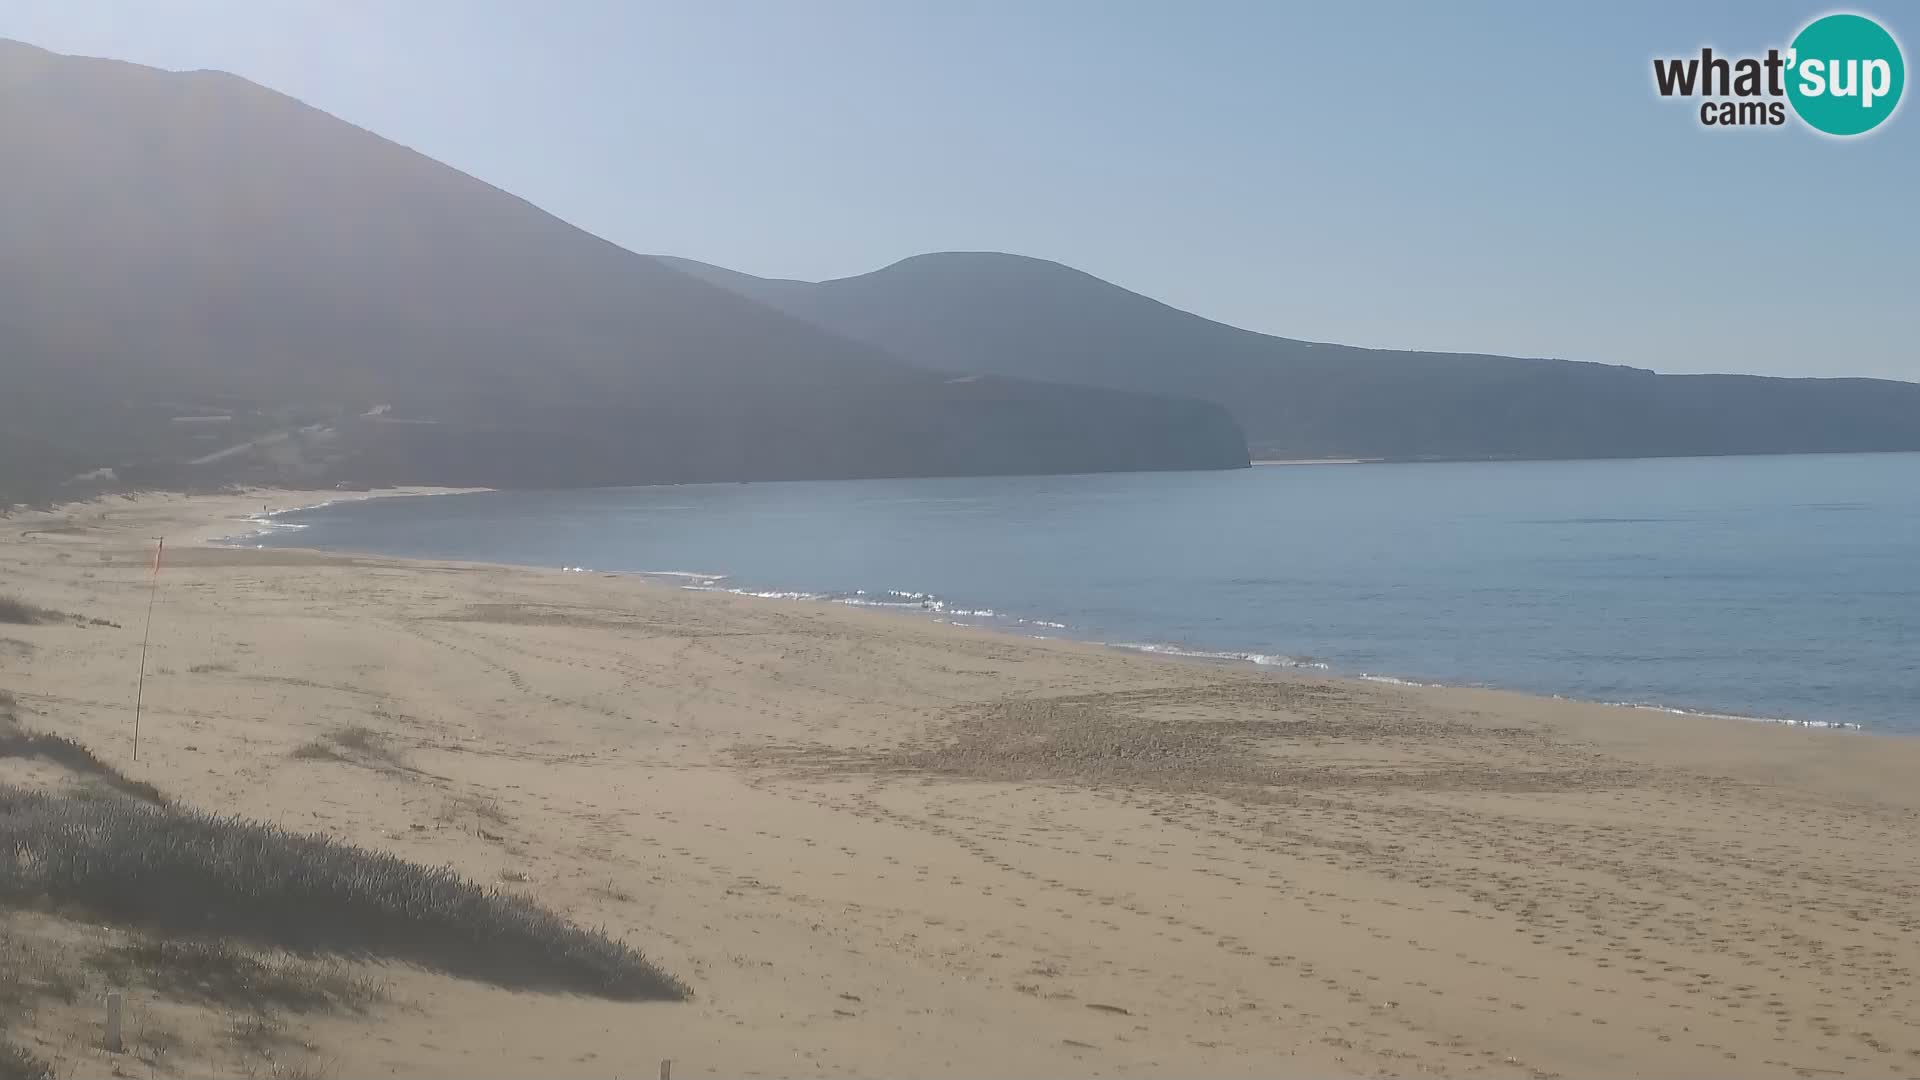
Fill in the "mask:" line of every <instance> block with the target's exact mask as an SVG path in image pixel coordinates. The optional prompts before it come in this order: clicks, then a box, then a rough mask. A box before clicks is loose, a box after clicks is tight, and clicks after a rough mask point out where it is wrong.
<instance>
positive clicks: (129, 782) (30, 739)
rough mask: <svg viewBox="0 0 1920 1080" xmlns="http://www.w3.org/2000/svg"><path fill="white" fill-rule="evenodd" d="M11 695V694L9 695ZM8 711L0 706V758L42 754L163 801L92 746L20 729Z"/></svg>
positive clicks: (133, 793) (122, 788)
mask: <svg viewBox="0 0 1920 1080" xmlns="http://www.w3.org/2000/svg"><path fill="white" fill-rule="evenodd" d="M9 696H11V695H9ZM11 720H12V714H11V712H10V711H8V710H5V709H0V758H7V757H38V758H45V759H47V760H48V761H51V762H53V763H54V764H56V765H60V766H63V767H65V768H67V769H70V770H72V771H73V772H75V773H79V774H81V775H83V776H91V777H93V778H95V779H97V780H99V781H100V782H101V783H102V784H105V785H106V786H107V787H109V788H112V789H113V790H115V791H117V792H119V793H121V794H122V795H129V796H132V797H133V798H136V799H140V800H143V801H145V802H150V803H154V804H155V805H162V804H165V803H166V801H167V799H166V796H164V795H162V794H160V789H159V788H157V787H154V786H153V785H152V784H149V783H147V782H146V781H144V780H135V779H133V778H132V777H130V776H128V775H126V774H125V773H123V772H121V771H120V770H119V769H116V768H114V767H113V766H112V765H109V764H107V763H106V762H104V761H101V760H100V759H99V758H98V757H96V756H94V753H93V751H92V750H89V749H87V748H86V747H85V746H84V745H82V744H80V743H77V742H75V741H73V740H72V739H69V738H67V737H66V736H64V735H48V734H46V733H45V732H38V731H22V730H20V729H18V728H16V727H13V726H12V724H11V723H10V722H9V721H11Z"/></svg>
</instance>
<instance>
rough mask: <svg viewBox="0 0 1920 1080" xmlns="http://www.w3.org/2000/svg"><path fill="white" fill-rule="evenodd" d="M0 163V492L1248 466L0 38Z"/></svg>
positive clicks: (368, 152) (1092, 406) (321, 136)
mask: <svg viewBox="0 0 1920 1080" xmlns="http://www.w3.org/2000/svg"><path fill="white" fill-rule="evenodd" d="M0 155H4V158H5V162H6V167H5V168H4V169H0V379H4V382H5V389H6V392H5V393H0V434H4V435H5V436H6V442H5V445H7V446H8V447H9V450H10V452H9V461H8V462H6V463H5V464H4V465H0V486H4V485H6V484H8V483H12V484H13V485H14V486H15V488H22V487H27V486H33V487H36V488H37V487H41V486H44V485H45V484H46V483H47V482H48V481H49V479H50V478H49V476H47V475H44V473H45V471H46V470H47V469H53V470H69V469H72V468H74V467H75V466H76V465H78V466H80V467H85V468H93V467H98V466H113V467H117V468H119V469H121V471H122V472H123V473H124V474H126V475H128V476H130V477H135V478H140V479H144V480H147V481H151V482H156V483H162V482H164V483H197V482H213V481H215V480H218V479H224V478H233V476H234V474H235V473H236V472H238V473H239V474H243V475H242V477H241V478H270V479H282V480H284V479H289V478H292V479H307V480H314V481H332V480H336V479H339V480H348V481H354V482H374V483H386V482H395V483H399V482H420V483H447V484H487V485H519V486H524V485H543V486H558V485H588V484H629V483H657V482H690V481H712V480H754V479H792V478H835V477H852V476H912V475H930V474H956V473H996V472H1077V471H1100V470H1114V469H1169V468H1231V467H1242V466H1244V465H1245V464H1246V449H1245V443H1244V440H1243V439H1242V437H1241V434H1240V432H1239V430H1238V429H1237V428H1236V427H1235V426H1234V424H1233V422H1232V420H1231V419H1230V418H1229V417H1228V416H1227V414H1226V413H1225V411H1224V410H1222V409H1221V408H1219V407H1218V406H1215V405H1211V404H1206V403H1202V402H1198V401H1194V400H1190V399H1189V400H1173V399H1168V398H1164V397H1159V396H1152V395H1140V394H1135V393H1131V392H1125V391H1116V390H1112V389H1101V388H1083V387H1069V386H1060V385H1054V384H1050V383H1045V382H1032V381H1028V380H1022V379H1017V378H1002V377H987V378H980V379H967V380H957V379H955V378H953V377H952V376H949V375H943V374H939V373H935V372H929V371H927V370H925V369H923V368H921V367H917V366H912V365H909V364H907V363H905V362H902V361H900V360H899V359H898V358H895V357H893V356H891V355H889V354H887V353H886V352H885V350H884V349H882V348H880V347H878V346H875V345H873V344H871V343H867V342H857V341H854V340H852V339H849V338H846V337H844V336H842V335H838V334H835V333H832V332H830V331H825V330H822V329H820V328H819V327H817V326H815V325H814V324H812V323H810V322H807V321H805V320H801V319H796V318H794V317H792V316H790V315H788V314H785V313H782V312H779V311H776V310H774V309H772V308H769V307H767V306H765V305H763V304H761V303H759V302H757V301H754V300H752V299H749V298H746V297H742V296H740V295H739V294H737V293H735V292H733V291H729V290H725V289H721V288H717V287H715V286H713V285H712V284H710V283H708V282H705V281H701V280H697V279H695V278H693V277H690V276H688V275H686V274H683V273H681V272H679V271H677V270H674V269H671V268H668V267H666V266H663V265H662V264H660V263H659V262H657V261H655V260H653V259H651V258H649V257H646V256H643V255H637V254H634V253H632V252H629V251H626V250H623V249H621V248H619V247H617V246H615V245H613V244H611V243H608V242H606V241H604V240H601V239H599V238H598V237H595V236H592V235H590V234H588V233H586V232H584V231H582V230H580V229H578V228H575V227H573V226H571V225H569V224H567V223H565V222H563V221H561V220H559V219H557V218H555V217H553V216H552V215H550V214H547V213H546V212H544V211H542V210H540V209H539V208H537V207H535V206H533V205H531V204H530V203H528V202H526V201H525V200H523V199H520V198H518V197H516V196H513V195H510V194H508V193H506V192H504V191H501V190H499V189H497V188H494V187H492V186H490V185H488V184H485V183H483V182H481V181H479V180H477V179H475V178H473V177H471V176H468V175H466V174H464V173H461V172H459V171H457V170H455V169H452V168H449V167H447V166H446V165H443V164H441V163H439V162H436V161H434V160H432V159H430V158H427V157H425V156H424V155H421V154H419V153H416V152H414V151H412V150H409V149H407V148H405V147H402V146H399V145H397V144H395V143H392V142H390V141H388V140H386V139H383V138H380V137H379V136H377V135H374V134H372V133H370V132H367V131H365V130H363V129H361V128H358V127H355V126H353V125H352V124H349V123H346V122H345V121H342V120H339V119H337V118H335V117H333V116H330V115H328V114H326V113H324V112H321V111H319V110H317V109H314V108H311V107H309V106H307V105H304V104H302V103H300V102H298V101H296V100H294V99H292V98H290V97H287V96H285V95H283V94H279V93H276V92H274V91H272V90H268V89H265V88H262V87H259V86H256V85H254V84H253V83H250V82H247V81H246V80H244V79H241V78H238V77H236V76H232V75H226V74H221V73H217V72H185V73H176V72H166V71H160V70H157V69H153V68H146V67H141V66H139V65H135V64H128V63H122V62H118V61H111V60H95V59H86V58H78V57H68V56H61V55H58V54H55V53H51V52H47V51H45V50H42V49H38V48H35V47H33V46H29V45H24V44H21V43H17V42H10V41H4V40H0ZM378 405H385V406H388V408H387V409H386V410H383V411H379V412H375V411H374V407H375V406H378ZM208 412H213V413H217V414H220V415H227V416H229V417H230V418H231V422H230V423H227V422H222V423H220V424H216V425H211V426H209V425H206V424H199V425H196V424H192V423H187V424H181V423H178V422H176V420H175V418H176V417H182V418H184V417H192V416H196V415H202V414H206V413H208ZM370 414H371V415H370ZM402 420H407V421H412V422H407V423H402V422H399V421H402ZM22 447H26V448H28V449H20V448H22ZM229 451H230V452H229ZM194 459H206V460H207V461H208V464H206V465H202V466H191V467H190V466H188V465H187V464H186V463H187V462H189V461H192V460H194ZM40 462H45V463H47V464H46V466H45V469H43V470H42V471H41V473H34V469H35V468H37V467H38V463H40ZM215 466H218V467H217V468H216V467H215ZM29 474H32V475H29ZM9 477H12V480H11V481H10V480H9Z"/></svg>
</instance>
